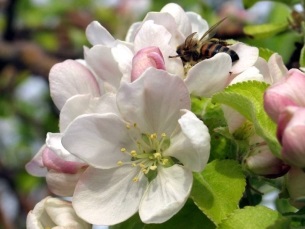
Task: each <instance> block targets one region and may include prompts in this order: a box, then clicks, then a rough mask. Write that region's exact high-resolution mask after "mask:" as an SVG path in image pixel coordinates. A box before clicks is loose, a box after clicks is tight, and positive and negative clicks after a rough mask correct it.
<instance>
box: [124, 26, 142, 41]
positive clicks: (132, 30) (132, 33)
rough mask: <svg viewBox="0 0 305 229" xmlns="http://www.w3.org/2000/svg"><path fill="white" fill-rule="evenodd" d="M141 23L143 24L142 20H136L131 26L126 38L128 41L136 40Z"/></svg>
mask: <svg viewBox="0 0 305 229" xmlns="http://www.w3.org/2000/svg"><path fill="white" fill-rule="evenodd" d="M141 25H142V22H135V23H133V24H132V25H131V26H130V27H129V29H128V31H127V35H126V38H125V40H126V41H127V42H134V38H135V36H136V34H137V32H138V30H139V28H140V27H141Z"/></svg>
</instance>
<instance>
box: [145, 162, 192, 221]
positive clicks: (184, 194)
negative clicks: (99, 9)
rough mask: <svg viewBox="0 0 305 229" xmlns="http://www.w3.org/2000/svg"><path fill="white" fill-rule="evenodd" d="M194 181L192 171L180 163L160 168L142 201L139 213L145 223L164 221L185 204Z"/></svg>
mask: <svg viewBox="0 0 305 229" xmlns="http://www.w3.org/2000/svg"><path fill="white" fill-rule="evenodd" d="M192 183H193V175H192V172H191V171H189V170H187V169H184V168H182V167H180V166H178V165H174V166H172V167H170V168H162V167H160V168H158V175H157V177H156V178H155V179H154V180H152V181H151V183H150V184H149V186H148V189H147V191H146V192H145V194H144V196H143V199H142V201H141V203H140V209H139V214H140V217H141V220H142V221H143V222H144V223H163V222H165V221H166V220H168V219H170V218H171V217H172V216H174V215H175V214H176V213H177V212H178V211H179V210H180V209H181V208H182V207H183V205H184V204H185V202H186V200H187V198H188V196H189V194H190V191H191V188H192Z"/></svg>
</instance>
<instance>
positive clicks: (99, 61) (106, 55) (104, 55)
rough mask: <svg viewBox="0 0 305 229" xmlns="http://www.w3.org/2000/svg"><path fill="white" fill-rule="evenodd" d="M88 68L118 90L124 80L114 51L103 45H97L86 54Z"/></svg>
mask: <svg viewBox="0 0 305 229" xmlns="http://www.w3.org/2000/svg"><path fill="white" fill-rule="evenodd" d="M85 60H86V61H87V63H88V66H90V68H91V69H92V70H93V71H94V73H95V74H96V76H97V77H99V78H101V79H103V80H104V81H106V82H107V83H110V84H111V85H112V86H113V87H115V88H118V87H119V85H120V81H121V78H122V73H121V71H120V69H119V65H118V63H117V62H116V60H115V59H114V57H113V55H112V49H111V48H109V47H106V46H103V45H95V46H93V47H92V48H91V49H90V50H89V51H87V52H86V53H85Z"/></svg>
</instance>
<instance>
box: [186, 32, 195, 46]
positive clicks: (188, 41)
mask: <svg viewBox="0 0 305 229" xmlns="http://www.w3.org/2000/svg"><path fill="white" fill-rule="evenodd" d="M196 33H197V32H194V33H192V34H191V35H189V36H188V37H187V38H186V39H185V42H184V45H185V48H188V47H192V46H193V44H194V43H197V39H194V36H195V35H196Z"/></svg>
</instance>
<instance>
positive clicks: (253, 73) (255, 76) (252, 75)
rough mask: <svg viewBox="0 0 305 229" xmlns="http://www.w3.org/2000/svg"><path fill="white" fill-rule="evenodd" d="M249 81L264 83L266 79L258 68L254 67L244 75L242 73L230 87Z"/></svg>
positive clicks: (244, 72)
mask: <svg viewBox="0 0 305 229" xmlns="http://www.w3.org/2000/svg"><path fill="white" fill-rule="evenodd" d="M248 80H256V81H260V82H263V81H264V77H263V76H262V75H261V74H260V73H259V70H258V69H257V68H256V67H254V66H252V67H250V68H248V69H246V70H245V71H243V72H242V73H240V74H239V75H237V76H236V77H235V78H234V79H233V80H232V81H231V82H230V85H232V84H235V83H240V82H244V81H248Z"/></svg>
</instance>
